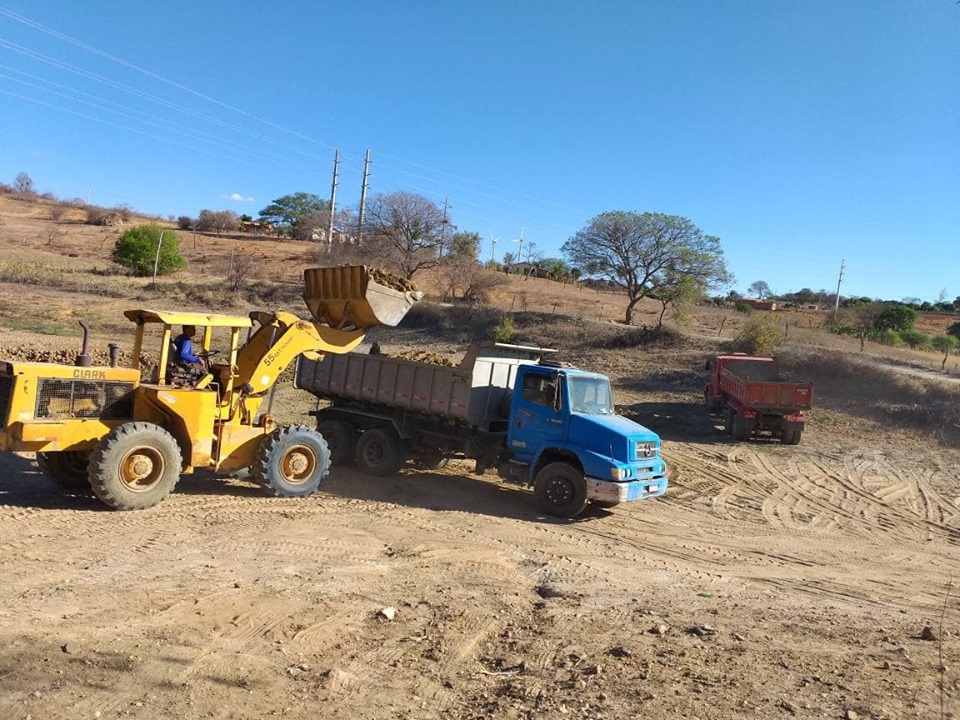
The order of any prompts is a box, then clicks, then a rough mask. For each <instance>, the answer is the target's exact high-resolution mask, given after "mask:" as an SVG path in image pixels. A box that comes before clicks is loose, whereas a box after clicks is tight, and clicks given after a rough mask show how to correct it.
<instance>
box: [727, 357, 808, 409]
mask: <svg viewBox="0 0 960 720" xmlns="http://www.w3.org/2000/svg"><path fill="white" fill-rule="evenodd" d="M771 370H772V374H773V377H771V376H770V375H771ZM771 370H768V371H766V372H765V373H764V372H758V373H757V374H759V375H764V374H766V375H767V377H766V378H762V379H754V378H753V377H750V374H749V373H750V372H751V364H750V363H740V362H737V363H731V367H725V368H723V369H722V370H721V371H720V390H721V391H722V392H723V393H724V394H726V395H727V397H729V398H731V399H732V400H734V401H736V402H737V403H739V404H740V405H742V406H746V407H751V408H753V409H754V410H757V411H760V412H767V413H776V414H783V415H790V414H793V413H795V412H797V411H799V410H809V409H810V406H811V403H812V401H813V384H812V383H808V382H800V383H798V382H790V381H788V380H779V379H776V375H775V373H776V368H775V367H774V368H772V369H771Z"/></svg>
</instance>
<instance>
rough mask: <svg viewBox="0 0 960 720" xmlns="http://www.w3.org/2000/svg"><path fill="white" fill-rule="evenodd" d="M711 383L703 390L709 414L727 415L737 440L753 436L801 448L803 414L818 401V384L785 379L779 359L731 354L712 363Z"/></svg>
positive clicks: (709, 364) (727, 426) (709, 366)
mask: <svg viewBox="0 0 960 720" xmlns="http://www.w3.org/2000/svg"><path fill="white" fill-rule="evenodd" d="M707 369H708V370H710V380H709V382H708V383H707V385H706V386H705V387H704V389H703V396H704V403H705V404H706V407H707V411H708V412H710V413H719V412H722V413H723V415H724V429H725V430H726V431H727V434H728V435H730V436H731V437H732V438H733V439H734V440H748V439H749V438H750V437H751V436H752V435H758V436H759V435H768V436H771V437H775V438H779V439H780V441H781V442H783V443H784V444H785V445H796V444H797V443H799V442H800V436H801V435H802V434H803V426H804V423H805V421H806V418H805V416H804V411H805V410H809V409H810V407H811V404H812V402H813V385H812V384H811V383H808V382H793V381H790V380H784V379H782V378H781V377H780V365H779V363H778V362H777V358H775V357H763V356H754V355H746V354H744V353H731V354H729V355H718V356H717V357H716V358H714V359H712V360H708V361H707Z"/></svg>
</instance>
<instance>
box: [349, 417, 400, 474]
mask: <svg viewBox="0 0 960 720" xmlns="http://www.w3.org/2000/svg"><path fill="white" fill-rule="evenodd" d="M401 465H403V448H402V447H401V445H400V439H399V438H398V437H397V436H396V435H395V434H394V433H392V432H389V431H387V430H382V429H380V428H373V429H372V430H367V431H366V432H365V433H364V434H363V435H361V436H360V439H359V440H358V441H357V466H358V467H359V468H360V472H362V473H364V474H366V475H374V476H376V477H387V476H389V475H396V474H397V472H399V471H400V466H401Z"/></svg>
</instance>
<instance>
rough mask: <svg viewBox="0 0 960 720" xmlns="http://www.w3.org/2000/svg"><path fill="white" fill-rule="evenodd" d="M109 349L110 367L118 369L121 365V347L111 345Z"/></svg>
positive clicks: (114, 344)
mask: <svg viewBox="0 0 960 720" xmlns="http://www.w3.org/2000/svg"><path fill="white" fill-rule="evenodd" d="M107 347H108V348H109V349H110V367H117V365H119V364H120V346H119V345H117V344H116V343H110V344H109V345H107Z"/></svg>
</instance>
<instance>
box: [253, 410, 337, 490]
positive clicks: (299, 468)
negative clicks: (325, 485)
mask: <svg viewBox="0 0 960 720" xmlns="http://www.w3.org/2000/svg"><path fill="white" fill-rule="evenodd" d="M329 472H330V450H329V448H328V447H327V441H326V440H324V439H323V436H322V435H320V433H318V432H317V431H316V430H311V429H310V428H308V427H306V426H305V425H286V426H284V427H281V428H277V429H276V430H274V431H273V432H272V433H270V435H268V436H267V437H266V438H264V440H263V443H261V445H260V449H259V450H257V457H256V459H255V460H254V461H253V465H252V466H251V467H250V475H251V476H252V478H253V479H254V481H256V482H258V483H260V485H262V486H263V488H264V490H266V491H267V492H269V493H270V494H271V495H273V496H274V497H307V496H308V495H311V494H313V492H314V491H316V489H317V488H318V487H319V486H320V481H321V480H323V479H324V478H325V477H326V476H327V475H328V474H329Z"/></svg>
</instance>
